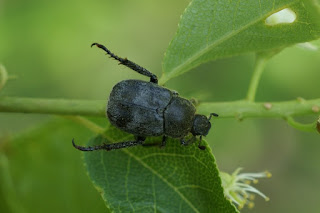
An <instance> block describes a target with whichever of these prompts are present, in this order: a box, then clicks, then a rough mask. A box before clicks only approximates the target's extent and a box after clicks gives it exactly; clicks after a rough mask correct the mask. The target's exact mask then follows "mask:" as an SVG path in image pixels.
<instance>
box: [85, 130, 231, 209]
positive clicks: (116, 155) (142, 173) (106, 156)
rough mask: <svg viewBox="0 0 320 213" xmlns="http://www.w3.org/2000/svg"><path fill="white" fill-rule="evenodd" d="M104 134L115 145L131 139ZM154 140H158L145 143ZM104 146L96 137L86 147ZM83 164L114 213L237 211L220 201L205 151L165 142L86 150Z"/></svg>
mask: <svg viewBox="0 0 320 213" xmlns="http://www.w3.org/2000/svg"><path fill="white" fill-rule="evenodd" d="M107 135H108V137H111V138H112V140H116V141H119V142H120V141H128V140H132V139H133V138H131V136H130V135H127V134H126V133H123V132H121V131H119V130H117V129H115V128H111V129H110V130H108V132H107ZM156 141H161V138H153V139H151V140H148V141H147V143H154V142H156ZM104 142H106V141H105V139H104V138H103V137H102V136H97V137H95V138H93V139H92V140H90V141H89V144H88V145H90V146H93V145H99V144H102V143H104ZM85 163H86V165H87V169H88V174H89V176H90V178H91V180H92V181H93V182H94V185H95V186H96V188H97V189H98V190H99V191H100V192H101V194H102V197H103V199H104V200H105V202H106V204H107V206H108V207H109V208H110V209H111V210H113V211H115V212H216V213H218V212H223V213H231V212H237V210H236V209H235V208H234V206H233V205H232V204H231V203H230V201H228V200H226V198H225V197H224V194H223V188H222V187H221V180H220V177H219V172H218V169H217V166H216V164H215V159H214V157H213V155H212V154H211V150H210V148H207V149H206V150H205V151H203V150H200V149H199V148H197V146H196V145H189V146H184V147H182V146H181V145H180V144H179V141H177V140H172V139H170V140H168V141H167V145H166V147H165V148H159V147H158V146H156V147H154V146H153V147H141V146H140V147H132V148H125V149H121V150H113V151H109V152H107V151H104V150H102V151H95V152H86V153H85Z"/></svg>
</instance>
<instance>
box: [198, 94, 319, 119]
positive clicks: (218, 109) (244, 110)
mask: <svg viewBox="0 0 320 213" xmlns="http://www.w3.org/2000/svg"><path fill="white" fill-rule="evenodd" d="M318 107H320V99H313V100H304V101H303V102H301V101H299V100H292V101H282V102H268V103H265V102H248V101H232V102H216V103H200V104H199V106H198V108H197V111H198V113H201V114H205V115H209V114H210V113H212V112H215V113H218V114H219V117H222V118H238V119H244V118H253V117H270V118H271V117H273V118H277V117H278V118H286V117H289V116H298V115H308V114H309V115H312V114H314V115H319V113H320V112H319V111H317V110H315V109H316V108H318Z"/></svg>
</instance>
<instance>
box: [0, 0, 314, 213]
mask: <svg viewBox="0 0 320 213" xmlns="http://www.w3.org/2000/svg"><path fill="white" fill-rule="evenodd" d="M188 3H189V1H187V0H176V1H169V0H163V1H145V0H135V1H129V0H119V1H110V0H105V1H100V0H92V1H75V0H69V1H62V0H56V1H40V0H29V1H24V0H0V63H2V64H4V65H5V67H6V68H7V70H8V72H9V75H14V76H17V78H16V79H15V80H10V81H9V82H8V83H7V85H6V87H5V88H4V89H3V90H2V91H1V94H0V95H2V96H22V97H40V98H67V99H68V98H69V99H70V98H72V99H93V100H95V99H105V100H107V98H108V95H109V92H110V91H111V89H112V86H113V85H114V84H116V83H117V82H118V81H120V80H123V79H129V78H135V79H144V80H146V78H144V77H141V76H140V75H138V74H136V73H134V72H132V71H130V70H129V69H127V68H125V67H122V66H118V63H117V62H116V61H114V60H112V59H109V58H108V57H106V56H105V55H104V54H102V52H101V50H98V49H97V48H90V44H91V43H93V42H99V43H102V44H105V45H106V46H107V47H109V48H110V50H112V51H113V52H114V53H116V54H118V55H119V56H122V57H128V58H129V59H131V60H132V61H134V62H136V63H138V64H140V65H141V66H144V67H146V68H147V69H149V70H151V71H152V72H154V73H155V74H157V75H158V76H160V75H161V62H162V58H163V54H164V53H165V50H166V48H167V46H168V44H169V42H170V40H171V39H172V37H173V36H174V34H175V32H176V29H177V24H178V22H179V18H180V15H181V13H182V12H183V11H184V9H185V7H186V6H187V5H188ZM314 44H315V45H318V46H320V43H319V42H314ZM319 58H320V52H319V51H308V50H304V49H301V48H299V47H296V46H294V47H290V48H287V49H286V50H284V51H283V52H281V53H280V54H278V55H277V56H275V57H274V58H273V59H272V60H271V61H270V62H269V64H268V65H267V68H266V71H265V73H264V74H263V76H262V81H261V83H260V86H259V89H258V93H257V98H256V99H257V101H284V100H292V99H295V98H296V97H303V98H305V99H312V98H319V79H320V71H319V67H320V60H319ZM253 64H254V56H253V54H248V55H244V56H239V57H234V58H228V59H223V60H218V61H215V62H211V63H207V64H204V65H201V66H200V67H198V68H196V69H194V70H192V71H191V72H188V73H186V74H184V75H182V76H179V77H178V78H175V79H172V80H170V81H169V82H168V83H167V84H166V86H167V87H169V88H170V89H174V90H176V91H179V93H180V95H181V96H184V97H187V98H191V97H195V98H197V99H198V100H199V101H214V102H219V101H232V100H237V99H242V98H244V97H245V95H246V91H247V88H248V84H249V81H250V77H251V74H252V69H253ZM216 113H219V112H216ZM315 118H316V117H314V116H310V117H307V118H298V119H299V120H301V121H304V122H311V121H314V120H315ZM53 119H55V120H54V121H51V120H53ZM91 119H93V120H95V121H97V122H99V123H100V124H101V125H103V124H105V123H106V122H105V120H104V119H96V118H91ZM48 122H49V123H48ZM39 128H40V129H39ZM91 136H93V134H92V133H91V132H90V131H88V130H86V129H85V128H83V127H81V126H79V125H78V124H75V123H72V122H71V121H68V120H66V119H64V118H58V119H56V116H49V115H24V114H9V113H0V159H1V161H0V181H1V182H0V212H44V211H45V212H88V211H90V210H91V211H92V212H106V211H107V210H106V208H105V206H104V203H103V201H102V199H101V198H100V196H99V194H98V192H97V191H96V190H95V189H94V188H93V187H92V184H91V182H90V181H89V179H88V178H87V176H86V171H85V169H84V166H83V165H82V164H83V163H82V159H81V153H80V152H77V151H75V150H74V149H73V147H72V146H71V138H73V137H76V138H79V143H82V144H84V143H85V142H86V141H87V140H88V139H89V138H90V137H91ZM62 139H63V140H62ZM319 139H320V136H319V134H315V133H305V132H300V131H298V130H296V129H293V128H292V127H290V126H288V125H287V124H286V123H285V122H284V121H283V120H281V119H248V120H244V121H242V122H239V121H237V120H235V119H217V120H215V122H214V128H213V129H212V131H211V132H210V134H209V135H208V137H207V141H208V142H209V143H210V145H211V147H212V149H213V153H214V155H215V157H216V160H217V163H218V166H219V168H220V169H221V170H222V171H226V172H232V171H233V170H235V169H236V168H237V167H244V168H245V169H244V171H245V172H259V171H263V170H266V169H267V170H269V171H270V172H271V173H272V174H273V178H272V179H267V180H262V181H260V183H259V185H257V187H258V188H259V189H261V191H263V192H264V193H265V194H266V195H267V196H268V197H270V201H269V202H265V201H264V200H263V199H261V198H256V200H255V204H256V206H255V208H254V209H253V210H248V209H246V208H245V209H243V210H242V212H260V213H264V212H292V213H294V212H319V211H320V207H319V205H318V203H320V194H319V191H320V185H319V183H318V181H319V180H320V167H319V162H320V159H319V156H318V153H319V150H320V140H319Z"/></svg>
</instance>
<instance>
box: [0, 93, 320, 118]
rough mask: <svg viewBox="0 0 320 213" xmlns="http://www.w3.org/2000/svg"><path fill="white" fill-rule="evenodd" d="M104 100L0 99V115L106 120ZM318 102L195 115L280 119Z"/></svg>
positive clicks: (241, 106) (233, 107) (212, 106)
mask: <svg viewBox="0 0 320 213" xmlns="http://www.w3.org/2000/svg"><path fill="white" fill-rule="evenodd" d="M105 108H106V101H101V100H96V101H94V100H62V99H39V98H18V97H0V112H16V113H38V114H55V115H81V116H99V117H105ZM319 108H320V99H313V100H304V101H299V100H292V101H283V102H270V103H263V102H257V103H254V102H248V101H230V102H216V103H212V102H209V103H200V104H199V106H198V107H197V111H198V113H201V114H205V115H209V114H210V113H211V112H216V113H218V114H219V117H222V118H232V117H233V118H234V117H236V118H238V119H243V118H248V117H280V118H286V117H288V116H297V115H306V114H319V113H320V112H319V111H317V110H316V109H319Z"/></svg>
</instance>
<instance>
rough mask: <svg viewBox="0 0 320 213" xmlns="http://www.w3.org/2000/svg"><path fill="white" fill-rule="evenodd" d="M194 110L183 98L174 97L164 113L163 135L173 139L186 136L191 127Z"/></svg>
mask: <svg viewBox="0 0 320 213" xmlns="http://www.w3.org/2000/svg"><path fill="white" fill-rule="evenodd" d="M195 112H196V108H195V107H194V106H193V104H192V103H191V102H190V101H189V100H187V99H184V98H181V97H178V96H175V97H173V98H172V100H171V102H170V104H169V105H168V106H167V108H166V110H165V113H164V120H165V122H164V123H165V134H166V135H169V136H171V137H173V138H182V137H184V136H186V135H187V134H188V133H189V132H190V130H191V127H192V124H193V120H194V115H195Z"/></svg>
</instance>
